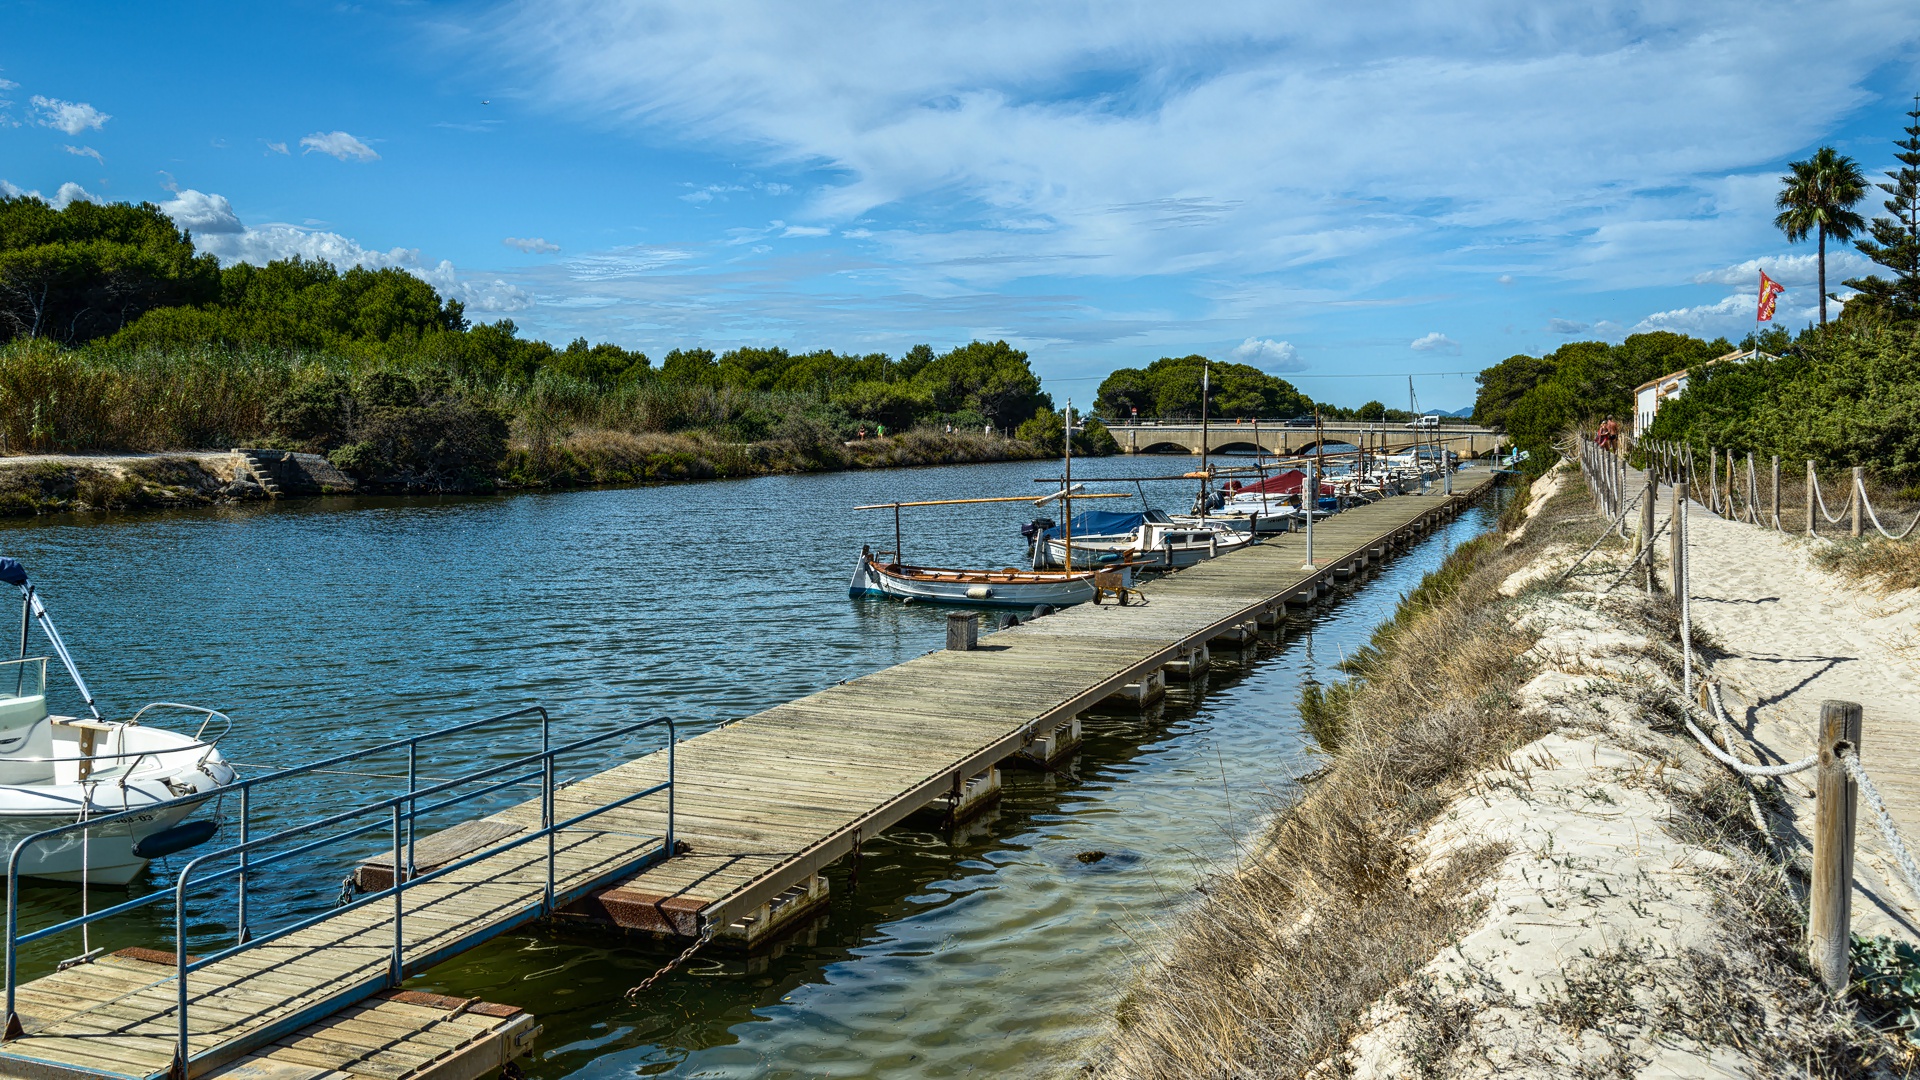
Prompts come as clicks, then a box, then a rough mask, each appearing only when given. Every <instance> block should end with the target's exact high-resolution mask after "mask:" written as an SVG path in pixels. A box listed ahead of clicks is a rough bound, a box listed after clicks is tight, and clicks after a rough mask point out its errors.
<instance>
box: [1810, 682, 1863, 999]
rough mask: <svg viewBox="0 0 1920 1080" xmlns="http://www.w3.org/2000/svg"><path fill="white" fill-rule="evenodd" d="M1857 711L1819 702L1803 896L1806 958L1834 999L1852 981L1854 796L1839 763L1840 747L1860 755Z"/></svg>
mask: <svg viewBox="0 0 1920 1080" xmlns="http://www.w3.org/2000/svg"><path fill="white" fill-rule="evenodd" d="M1860 712H1861V710H1860V706H1859V705H1858V704H1856V703H1854V702H1851V701H1823V702H1821V703H1820V765H1819V768H1818V778H1817V779H1816V780H1815V792H1814V804H1813V885H1812V888H1811V889H1810V890H1809V892H1808V894H1807V958H1808V959H1809V960H1811V961H1812V962H1813V970H1814V973H1815V974H1817V975H1819V976H1820V981H1821V982H1822V983H1824V984H1826V987H1827V991H1828V992H1829V993H1832V994H1834V995H1836V996H1837V995H1839V994H1841V993H1844V992H1845V991H1846V989H1847V983H1848V982H1849V981H1850V980H1851V978H1852V965H1851V964H1850V963H1849V962H1848V954H1847V948H1848V941H1849V935H1850V932H1851V930H1852V925H1853V924H1852V910H1851V908H1852V903H1853V824H1854V811H1855V809H1856V805H1855V804H1856V803H1857V802H1858V792H1857V791H1856V790H1855V788H1854V783H1853V778H1852V777H1850V776H1848V775H1847V770H1846V768H1845V767H1844V766H1842V765H1841V764H1840V758H1839V752H1840V750H1841V749H1842V747H1843V746H1845V747H1847V748H1850V749H1851V750H1852V751H1853V752H1854V753H1855V754H1856V755H1857V754H1858V753H1859V752H1860Z"/></svg>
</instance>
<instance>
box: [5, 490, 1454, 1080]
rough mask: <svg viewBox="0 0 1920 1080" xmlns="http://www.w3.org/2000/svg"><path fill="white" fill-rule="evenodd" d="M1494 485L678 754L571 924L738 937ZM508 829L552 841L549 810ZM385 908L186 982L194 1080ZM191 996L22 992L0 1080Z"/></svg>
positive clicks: (286, 1017) (343, 987)
mask: <svg viewBox="0 0 1920 1080" xmlns="http://www.w3.org/2000/svg"><path fill="white" fill-rule="evenodd" d="M1491 483H1492V478H1491V477H1490V476H1487V475H1486V474H1484V473H1479V474H1476V473H1469V474H1466V475H1465V476H1463V477H1461V478H1459V480H1458V481H1457V482H1456V491H1457V492H1458V493H1457V494H1456V495H1454V496H1452V497H1446V496H1421V495H1402V496H1398V497H1395V498H1390V499H1385V500H1382V501H1380V502H1377V503H1373V504H1371V505H1367V506H1362V507H1357V508H1355V509H1352V510H1348V511H1346V512H1345V513H1342V514H1338V515H1335V516H1333V517H1331V518H1327V519H1325V520H1324V521H1322V522H1320V523H1318V524H1316V525H1315V527H1314V539H1315V553H1316V555H1317V556H1318V557H1319V558H1318V565H1317V567H1316V568H1314V569H1304V568H1303V567H1302V562H1303V559H1304V555H1305V538H1304V536H1303V535H1301V534H1298V533H1291V534H1286V535H1282V536H1278V537H1273V538H1270V539H1268V540H1267V541H1266V542H1264V543H1262V544H1260V545H1257V546H1255V547H1252V548H1248V549H1244V550H1242V551H1239V552H1236V553H1234V554H1231V555H1228V556H1223V557H1221V558H1219V559H1215V560H1212V561H1209V562H1205V563H1201V564H1200V565H1198V566H1195V567H1191V568H1189V569H1186V570H1182V571H1180V572H1179V573H1177V574H1173V575H1170V576H1168V577H1165V578H1163V579H1161V580H1158V581H1155V582H1152V583H1150V584H1148V585H1146V586H1145V588H1144V589H1143V590H1141V596H1142V599H1143V600H1144V602H1143V603H1136V604H1133V605H1130V606H1127V607H1118V606H1112V605H1108V606H1102V607H1093V606H1087V605H1083V606H1080V607H1076V608H1072V609H1069V610H1067V611H1062V612H1059V613H1056V614H1054V615H1051V616H1049V617H1047V618H1044V619H1038V620H1034V621H1032V622H1029V623H1026V624H1024V625H1022V626H1020V627H1018V628H1014V629H1009V630H1004V631H999V632H996V633H991V634H985V635H983V636H982V639H981V643H980V648H979V649H977V650H974V651H970V652H947V651H941V652H935V653H930V654H929V655H926V656H923V657H920V658H919V659H916V660H910V661H908V662H906V663H904V664H900V665H898V666H895V667H892V668H888V669H886V670H884V671H880V672H876V673H874V674H872V675H868V676H864V677H862V678H858V679H853V680H849V681H847V682H846V683H843V684H841V685H839V686H834V687H830V688H828V689H826V690H823V691H821V692H819V693H817V694H813V695H811V696H809V697H805V698H801V699H799V700H797V701H794V702H790V703H788V704H784V705H780V706H777V707H775V708H772V709H769V710H767V711H765V712H762V713H758V714H756V715H753V716H750V717H747V718H745V719H742V720H739V721H736V722H734V723H730V724H727V725H724V726H722V727H719V728H716V729H715V730H712V731H709V732H707V733H705V734H703V735H700V736H698V737H696V738H693V739H689V740H687V741H686V742H684V743H681V744H680V745H679V747H678V750H677V753H678V762H677V776H676V783H675V788H674V792H675V804H676V816H675V821H674V834H675V836H676V838H677V839H680V840H682V841H684V842H686V843H687V844H688V845H690V848H691V850H689V851H687V852H686V853H685V854H681V855H677V856H675V857H673V858H670V859H665V860H661V861H656V862H654V863H652V864H651V865H649V866H647V867H646V868H645V869H644V870H642V871H641V872H639V873H638V874H637V875H634V876H631V877H630V878H627V880H624V881H621V882H620V883H619V884H618V885H615V886H613V887H607V885H608V882H609V881H614V880H619V879H620V878H622V877H626V875H627V874H629V873H631V869H632V867H633V866H634V865H635V864H636V863H638V862H641V861H643V860H645V859H646V857H647V856H648V855H649V853H651V852H654V851H656V850H657V848H658V841H657V840H656V839H654V838H656V837H658V836H661V835H663V833H664V831H665V817H664V802H663V801H662V800H660V799H657V798H652V799H646V800H642V801H640V802H638V803H634V804H632V805H630V806H627V807H623V808H621V809H618V810H614V811H610V812H608V813H607V814H605V815H603V816H601V817H598V818H594V819H592V820H591V821H590V822H589V823H587V824H586V825H583V826H580V827H579V828H577V829H575V830H572V831H570V832H569V833H567V834H566V835H565V837H564V838H563V840H562V841H561V843H560V845H559V849H560V874H559V885H560V890H559V891H560V893H561V895H562V899H563V902H565V901H567V900H576V898H584V899H577V902H575V903H574V904H573V910H575V911H580V912H586V913H593V914H598V915H601V916H603V917H606V918H610V919H612V920H613V921H615V922H617V923H620V924H621V925H625V926H631V927H639V928H644V929H653V930H658V931H663V932H669V933H677V934H682V935H694V934H697V933H700V932H701V931H702V930H703V929H705V928H708V927H724V926H727V925H729V924H732V923H734V922H735V921H736V920H739V919H741V918H743V917H746V916H749V915H751V914H753V913H754V912H756V911H757V910H759V909H761V908H762V906H763V905H765V904H767V903H768V901H770V900H772V899H773V898H775V897H776V896H779V895H780V894H781V893H782V892H784V891H786V890H789V889H791V888H792V887H794V886H795V885H796V884H800V883H804V882H805V881H806V880H807V879H808V878H809V876H810V875H811V874H813V873H814V872H815V871H817V870H819V869H820V868H823V867H825V866H827V865H828V864H830V863H832V862H834V861H835V860H837V859H839V858H841V857H842V856H844V855H846V854H847V853H848V852H849V851H851V850H853V849H854V848H855V847H856V846H857V845H858V844H859V843H860V841H861V839H862V838H863V837H871V836H873V835H875V834H877V833H879V832H881V831H882V830H885V829H886V828H888V827H890V826H892V825H893V824H895V823H897V822H898V821H900V820H901V819H902V818H904V817H905V816H906V815H907V814H909V813H911V812H913V811H914V810H916V809H918V808H920V807H922V806H924V805H925V804H927V803H928V802H929V801H930V800H932V799H934V798H936V797H938V796H940V795H942V794H945V793H948V792H951V791H954V790H956V789H958V787H959V786H960V785H961V784H962V783H963V782H964V781H965V780H966V779H967V778H968V777H970V776H973V775H975V774H977V773H980V772H982V771H983V770H985V769H988V768H991V767H992V766H993V765H994V764H996V763H997V762H999V761H1001V760H1002V759H1004V758H1006V757H1008V756H1009V755H1012V754H1014V753H1017V752H1019V751H1020V750H1021V749H1022V748H1024V747H1026V746H1027V745H1029V744H1031V743H1032V742H1033V741H1034V740H1035V739H1036V738H1037V737H1038V736H1041V735H1044V734H1046V733H1047V732H1049V731H1050V730H1052V729H1053V728H1054V727H1055V726H1056V725H1059V724H1062V723H1066V722H1068V721H1071V720H1072V719H1073V717H1075V716H1076V715H1078V714H1079V713H1080V712H1082V711H1083V710H1085V709H1087V708H1089V707H1091V706H1093V705H1095V704H1097V703H1098V702H1100V701H1101V700H1103V699H1104V698H1106V697H1107V696H1109V695H1110V694H1112V693H1113V692H1114V691H1116V690H1118V689H1119V688H1121V687H1122V686H1124V685H1125V684H1127V683H1130V682H1134V681H1137V680H1139V679H1141V678H1143V677H1145V676H1147V675H1149V674H1151V673H1152V672H1154V671H1155V670H1157V669H1158V668H1160V667H1161V666H1163V665H1165V664H1166V663H1168V662H1169V661H1170V660H1173V659H1175V658H1176V657H1179V656H1181V655H1182V654H1183V653H1185V652H1187V651H1190V650H1191V649H1193V648H1194V647H1195V646H1196V645H1203V644H1205V643H1206V642H1208V641H1209V640H1211V639H1213V638H1215V637H1217V636H1218V635H1220V634H1222V633H1223V632H1226V631H1230V630H1234V629H1237V628H1240V627H1242V626H1245V625H1247V624H1248V623H1250V622H1251V621H1253V620H1255V619H1256V618H1258V617H1259V616H1260V615H1261V614H1262V613H1263V612H1271V611H1272V610H1273V609H1274V607H1275V605H1280V604H1285V603H1287V602H1289V601H1293V602H1304V600H1305V599H1308V598H1310V597H1311V595H1312V590H1313V589H1314V588H1315V582H1316V581H1317V580H1318V579H1321V578H1326V577H1329V576H1333V575H1334V574H1335V573H1336V571H1343V570H1344V568H1348V567H1351V566H1354V565H1355V564H1356V563H1360V562H1366V561H1373V560H1374V559H1375V556H1374V555H1373V554H1372V553H1374V552H1382V553H1384V552H1385V551H1386V550H1388V549H1391V548H1394V547H1397V546H1398V545H1399V544H1400V543H1401V542H1403V541H1405V540H1408V539H1411V538H1412V537H1414V536H1416V535H1418V534H1420V533H1423V532H1425V531H1427V529H1428V528H1429V527H1431V526H1432V525H1435V524H1438V523H1439V522H1440V521H1442V520H1444V519H1445V518H1446V517H1448V516H1450V515H1451V514H1452V513H1454V512H1455V511H1457V509H1458V508H1459V507H1460V506H1462V505H1464V504H1465V502H1466V501H1468V500H1469V499H1471V498H1473V497H1475V496H1477V495H1478V494H1480V493H1481V492H1482V491H1484V490H1485V488H1486V487H1488V486H1490V485H1491ZM665 778H666V755H665V753H664V752H662V753H657V754H653V755H649V756H647V757H644V758H640V759H638V760H635V761H632V762H629V763H627V764H625V765H621V766H618V767H616V768H614V769H611V770H608V771H606V772H604V773H600V774H597V775H595V776H592V777H588V778H586V779H584V780H581V781H579V782H577V783H575V784H572V785H569V786H567V787H565V788H563V789H561V790H560V791H559V792H558V793H557V795H556V803H557V807H556V812H557V816H558V817H559V818H562V819H564V818H566V817H569V816H571V815H573V814H576V813H580V812H584V811H586V810H589V809H593V808H595V807H598V806H603V805H606V804H607V803H609V802H612V801H614V800H616V799H618V798H620V797H622V796H625V795H627V794H630V793H632V792H635V791H638V790H641V789H643V788H645V787H647V786H649V785H652V784H655V783H658V782H660V781H662V780H664V779H665ZM495 817H496V818H497V819H499V820H502V821H505V822H508V823H512V824H518V825H521V826H527V827H532V828H537V827H538V825H539V820H540V813H539V805H538V802H537V801H535V802H530V803H527V804H524V805H521V806H517V807H513V808H511V809H509V810H506V811H504V812H502V813H501V814H498V815H495ZM544 855H545V845H544V844H541V843H533V844H528V845H525V846H522V847H520V848H517V849H514V850H512V851H509V852H505V853H502V854H499V855H495V856H492V857H490V858H488V859H486V860H484V861H481V862H478V863H476V864H475V865H473V866H471V867H468V868H466V869H464V870H462V871H460V872H457V873H455V874H453V875H450V876H449V877H447V878H444V879H441V880H439V881H432V882H426V883H423V884H422V885H420V886H419V887H417V889H416V890H414V891H409V892H408V893H406V894H404V895H405V896H406V904H407V907H406V915H405V918H404V920H403V925H404V926H405V928H406V930H407V941H406V946H405V952H406V957H407V962H408V970H409V971H410V972H411V971H417V970H424V969H425V968H426V967H428V966H431V965H432V964H433V963H436V962H438V961H439V960H441V959H444V958H446V957H448V956H451V955H453V954H455V953H457V952H459V951H461V950H462V949H464V948H467V947H470V946H471V945H473V944H475V943H477V942H478V941H480V940H483V939H484V938H486V937H489V936H492V934H494V933H498V932H499V931H500V930H501V929H502V928H504V927H506V926H510V925H514V924H517V923H520V922H524V921H526V920H528V919H531V918H534V917H536V916H537V915H539V914H540V912H541V904H542V897H543V890H544V885H545V873H544ZM389 909H390V905H387V904H376V905H372V906H369V907H365V908H361V909H357V910H354V911H350V912H345V913H342V914H341V915H339V916H336V917H334V918H331V919H328V920H326V921H325V922H322V923H319V924H317V925H316V926H314V927H312V928H310V929H308V930H306V931H303V932H301V933H300V934H297V935H294V936H292V937H289V938H287V939H284V940H282V941H279V942H275V943H272V944H269V945H264V946H261V947H259V948H257V949H252V950H249V951H246V952H242V953H239V954H236V955H234V956H232V957H229V958H227V959H224V960H221V961H219V962H218V963H215V964H212V965H210V966H208V967H207V968H205V969H203V970H201V971H199V972H195V973H193V974H192V975H190V976H189V990H190V996H191V1000H192V1007H191V1009H190V1010H189V1016H190V1018H191V1021H192V1022H191V1029H190V1030H191V1040H190V1041H191V1043H192V1046H193V1049H194V1054H195V1060H194V1062H193V1064H192V1067H191V1070H190V1072H191V1075H193V1076H200V1075H204V1074H207V1073H209V1072H212V1071H214V1070H216V1069H217V1068H219V1067H220V1066H222V1065H226V1064H228V1063H230V1062H234V1061H236V1060H237V1059H241V1058H243V1057H245V1056H246V1055H249V1054H254V1053H255V1052H257V1051H262V1048H266V1047H271V1046H274V1045H276V1044H279V1043H283V1042H284V1041H285V1040H287V1039H289V1038H292V1037H294V1036H296V1035H297V1034H298V1033H299V1032H301V1031H302V1030H303V1029H306V1028H308V1027H309V1026H310V1025H312V1024H313V1023H314V1022H315V1021H316V1020H319V1019H321V1018H323V1017H326V1016H328V1015H330V1014H336V1013H338V1012H339V1011H340V1010H343V1009H347V1008H349V1007H350V1006H354V1005H355V1003H357V1002H362V1001H365V1000H366V999H368V998H369V997H371V996H372V995H374V994H375V993H378V992H379V991H381V990H384V989H387V988H388V986H389V984H388V982H387V975H388V957H389V951H390V948H391V942H392V934H393V931H392V923H391V921H390V916H389V914H388V912H389ZM176 993H177V987H176V984H175V982H174V978H173V973H172V969H171V968H169V967H151V968H150V969H149V970H130V969H126V968H124V967H122V968H115V969H113V970H108V968H107V967H103V966H102V965H101V964H98V963H96V964H84V965H80V966H77V967H74V968H71V969H69V970H67V971H65V972H61V973H59V974H56V975H51V976H48V977H46V978H42V979H39V980H36V981H34V982H32V983H29V984H26V985H25V986H23V987H22V988H21V990H20V1009H21V1014H22V1016H21V1019H22V1021H23V1025H24V1028H25V1034H24V1036H22V1037H20V1038H17V1039H14V1040H12V1041H10V1042H7V1043H5V1044H4V1046H0V1076H32V1077H37V1078H47V1077H68V1076H72V1077H79V1076H124V1077H147V1076H157V1075H161V1074H164V1073H165V1072H166V1071H167V1069H168V1067H169V1065H170V1064H171V1062H172V1058H173V1051H174V1045H175V1043H174V1040H175V1038H176V1033H177V1023H178V1021H177V1019H176V1017H175V1014H174V1008H175V1005H174V1002H175V995H176ZM323 1041H324V1040H323ZM322 1060H324V1059H315V1061H314V1063H315V1064H316V1065H317V1064H318V1063H319V1062H320V1061H322ZM383 1060H387V1061H388V1064H389V1065H392V1064H393V1063H394V1062H397V1061H399V1060H400V1059H399V1058H392V1059H383ZM395 1067H397V1066H395ZM333 1068H335V1069H337V1070H338V1071H348V1072H351V1071H353V1070H352V1069H348V1068H347V1067H346V1066H345V1065H344V1064H341V1065H335V1066H333ZM362 1071H363V1072H366V1070H364V1069H363V1070H362ZM389 1074H390V1075H391V1076H392V1077H398V1076H401V1075H414V1074H411V1073H408V1072H407V1071H406V1070H404V1069H401V1070H400V1071H398V1072H393V1071H392V1070H391V1069H389Z"/></svg>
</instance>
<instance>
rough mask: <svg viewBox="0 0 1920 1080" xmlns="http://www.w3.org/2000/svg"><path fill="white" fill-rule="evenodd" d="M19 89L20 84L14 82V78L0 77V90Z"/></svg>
mask: <svg viewBox="0 0 1920 1080" xmlns="http://www.w3.org/2000/svg"><path fill="white" fill-rule="evenodd" d="M18 89H20V84H19V83H17V82H14V81H13V80H12V79H0V92H4V91H7V90H18Z"/></svg>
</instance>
